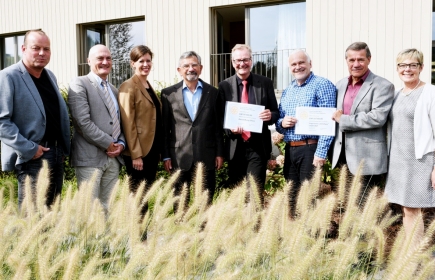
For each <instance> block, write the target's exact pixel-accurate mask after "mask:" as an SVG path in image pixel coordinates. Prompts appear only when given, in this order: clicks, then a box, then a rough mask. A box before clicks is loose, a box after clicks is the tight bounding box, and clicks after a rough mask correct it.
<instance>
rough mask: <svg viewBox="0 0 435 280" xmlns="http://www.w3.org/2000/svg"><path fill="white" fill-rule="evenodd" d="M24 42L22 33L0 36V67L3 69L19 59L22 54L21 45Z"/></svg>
mask: <svg viewBox="0 0 435 280" xmlns="http://www.w3.org/2000/svg"><path fill="white" fill-rule="evenodd" d="M23 43H24V35H15V36H7V37H0V50H1V54H2V56H1V59H0V62H1V63H0V69H4V68H6V67H8V66H10V65H12V64H14V63H17V62H18V61H20V59H21V56H22V54H23V53H22V51H21V46H22V45H23Z"/></svg>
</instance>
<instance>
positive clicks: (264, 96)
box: [219, 73, 279, 160]
mask: <svg viewBox="0 0 435 280" xmlns="http://www.w3.org/2000/svg"><path fill="white" fill-rule="evenodd" d="M251 75H252V85H250V89H249V90H250V91H251V90H253V91H254V94H255V104H256V105H264V107H265V109H269V110H270V112H271V113H272V118H271V119H270V121H268V122H263V128H262V132H261V133H254V132H252V133H251V138H250V139H249V141H250V143H251V147H254V149H255V151H256V152H257V153H258V154H259V155H261V156H262V157H264V158H265V159H269V157H270V153H271V152H272V140H271V134H270V130H269V127H268V126H269V125H272V124H274V123H275V122H276V121H277V120H278V118H279V111H278V102H277V101H276V97H275V91H274V88H273V82H272V80H271V79H269V78H267V77H264V76H261V75H257V74H254V73H251ZM237 87H238V86H237V79H236V75H233V76H231V77H229V78H227V79H225V80H224V81H222V82H220V83H219V94H220V96H221V101H222V107H223V108H225V103H226V101H232V102H240V101H239V98H238V94H237ZM225 134H226V135H227V136H228V139H226V140H228V141H225V157H226V158H227V160H231V159H233V157H234V153H235V151H236V146H237V141H242V138H241V137H240V136H238V135H234V134H232V133H231V131H230V130H229V129H226V130H225Z"/></svg>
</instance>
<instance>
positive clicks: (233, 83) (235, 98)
mask: <svg viewBox="0 0 435 280" xmlns="http://www.w3.org/2000/svg"><path fill="white" fill-rule="evenodd" d="M236 75H237V74H234V75H233V76H232V77H231V78H230V86H231V92H232V93H233V95H232V96H231V101H232V102H239V98H238V96H237V87H238V85H237V79H236ZM227 100H228V99H227Z"/></svg>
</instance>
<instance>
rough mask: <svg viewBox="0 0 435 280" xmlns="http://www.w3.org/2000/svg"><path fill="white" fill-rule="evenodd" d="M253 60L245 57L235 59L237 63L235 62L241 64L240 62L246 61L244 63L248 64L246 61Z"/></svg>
mask: <svg viewBox="0 0 435 280" xmlns="http://www.w3.org/2000/svg"><path fill="white" fill-rule="evenodd" d="M250 60H251V58H244V59H233V62H234V63H235V64H240V63H242V62H243V63H244V64H246V63H248V62H249V61H250Z"/></svg>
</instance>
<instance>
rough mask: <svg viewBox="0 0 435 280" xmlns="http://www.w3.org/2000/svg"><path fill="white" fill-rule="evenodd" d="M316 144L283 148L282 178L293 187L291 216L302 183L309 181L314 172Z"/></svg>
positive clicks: (290, 198)
mask: <svg viewBox="0 0 435 280" xmlns="http://www.w3.org/2000/svg"><path fill="white" fill-rule="evenodd" d="M316 149H317V144H309V145H304V146H298V147H291V146H290V145H289V144H286V146H285V160H284V170H283V172H284V178H285V179H286V181H289V180H290V181H292V182H293V186H292V189H291V191H290V197H289V201H290V211H291V215H292V216H294V215H295V214H296V201H297V198H298V195H299V190H300V189H301V185H302V182H303V181H305V180H309V179H311V176H312V175H313V171H314V165H313V159H314V153H315V152H316Z"/></svg>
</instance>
